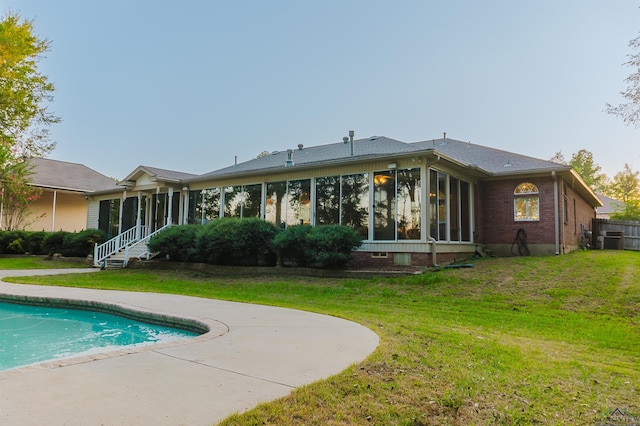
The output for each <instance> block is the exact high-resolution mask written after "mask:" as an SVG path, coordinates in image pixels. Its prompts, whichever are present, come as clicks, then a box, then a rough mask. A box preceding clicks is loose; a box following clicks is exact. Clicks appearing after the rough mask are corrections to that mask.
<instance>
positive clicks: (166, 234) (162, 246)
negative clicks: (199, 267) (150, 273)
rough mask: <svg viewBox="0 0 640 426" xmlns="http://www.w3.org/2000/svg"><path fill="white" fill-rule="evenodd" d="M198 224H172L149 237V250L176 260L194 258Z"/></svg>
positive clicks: (186, 260)
mask: <svg viewBox="0 0 640 426" xmlns="http://www.w3.org/2000/svg"><path fill="white" fill-rule="evenodd" d="M200 229H202V228H201V227H200V226H199V225H178V226H172V227H170V228H168V229H165V230H164V231H162V232H160V233H158V234H156V235H154V236H153V237H151V240H150V241H149V251H151V252H152V253H160V254H161V255H164V256H169V259H171V260H175V261H176V262H189V261H191V260H193V259H194V258H195V254H196V253H195V245H196V237H197V235H198V231H199V230H200Z"/></svg>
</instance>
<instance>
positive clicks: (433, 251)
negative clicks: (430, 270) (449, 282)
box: [429, 236, 440, 266]
mask: <svg viewBox="0 0 640 426" xmlns="http://www.w3.org/2000/svg"><path fill="white" fill-rule="evenodd" d="M429 243H430V244H431V260H433V266H440V265H438V262H437V260H436V251H437V250H436V244H437V241H436V239H435V238H433V237H431V236H430V237H429Z"/></svg>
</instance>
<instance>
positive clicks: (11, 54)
mask: <svg viewBox="0 0 640 426" xmlns="http://www.w3.org/2000/svg"><path fill="white" fill-rule="evenodd" d="M49 48H50V42H49V41H48V40H46V39H40V38H38V37H37V36H36V35H34V28H33V23H32V22H31V21H28V20H23V19H21V18H20V17H19V16H18V15H15V14H8V15H7V16H5V17H4V18H2V19H1V20H0V166H4V165H6V164H7V163H8V162H13V160H14V159H15V158H16V157H18V158H19V157H23V156H28V157H31V156H43V155H44V154H46V153H48V152H50V151H51V150H52V149H53V148H54V146H55V144H54V143H53V142H51V141H50V139H49V126H50V125H51V124H54V123H58V122H59V121H60V118H59V117H57V116H55V115H54V114H52V113H50V112H49V111H48V109H47V103H48V102H50V101H52V100H53V96H52V94H53V91H54V86H53V84H52V83H51V82H49V80H48V79H47V77H46V76H44V75H42V74H41V73H40V72H39V71H38V62H39V60H40V59H41V58H42V55H43V54H44V53H45V52H47V51H48V50H49Z"/></svg>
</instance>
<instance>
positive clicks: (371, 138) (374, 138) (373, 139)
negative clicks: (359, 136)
mask: <svg viewBox="0 0 640 426" xmlns="http://www.w3.org/2000/svg"><path fill="white" fill-rule="evenodd" d="M379 138H380V136H369V140H370V141H375V140H376V139H379Z"/></svg>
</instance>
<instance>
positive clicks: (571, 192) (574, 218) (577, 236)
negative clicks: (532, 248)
mask: <svg viewBox="0 0 640 426" xmlns="http://www.w3.org/2000/svg"><path fill="white" fill-rule="evenodd" d="M562 197H563V199H562V206H564V205H565V203H564V200H565V199H566V207H567V214H566V221H564V223H563V238H562V247H563V252H565V253H567V252H570V251H573V250H576V249H579V248H580V247H581V245H582V232H583V229H584V228H583V227H582V226H581V225H584V227H585V228H586V229H588V230H591V222H592V220H593V219H594V218H595V217H596V212H595V209H594V208H593V207H592V206H590V205H589V204H588V203H587V202H586V201H585V200H584V199H583V198H582V197H581V196H580V194H578V193H577V192H576V191H575V189H574V188H573V185H571V183H570V182H563V183H562Z"/></svg>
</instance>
